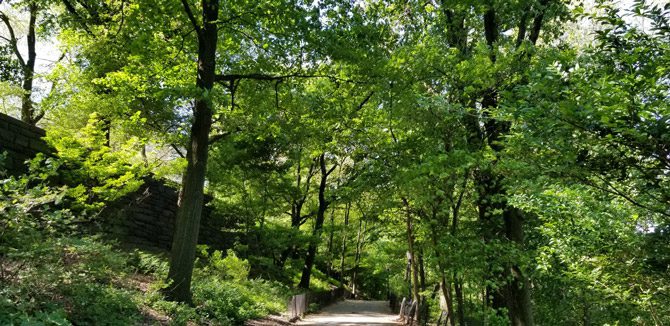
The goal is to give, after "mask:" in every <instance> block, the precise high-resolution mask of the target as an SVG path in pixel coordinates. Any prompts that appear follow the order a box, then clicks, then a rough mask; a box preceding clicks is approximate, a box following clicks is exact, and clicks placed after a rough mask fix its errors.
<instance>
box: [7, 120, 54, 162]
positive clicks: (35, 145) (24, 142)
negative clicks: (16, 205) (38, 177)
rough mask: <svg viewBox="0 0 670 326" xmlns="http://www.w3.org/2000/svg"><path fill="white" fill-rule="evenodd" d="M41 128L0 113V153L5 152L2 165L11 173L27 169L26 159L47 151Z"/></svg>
mask: <svg viewBox="0 0 670 326" xmlns="http://www.w3.org/2000/svg"><path fill="white" fill-rule="evenodd" d="M45 135H46V133H45V132H44V130H43V129H40V128H38V127H35V126H32V125H29V124H27V123H25V122H23V121H21V120H17V119H14V118H12V117H10V116H8V115H5V114H2V113H0V153H6V154H7V157H6V158H5V162H4V166H5V168H6V169H7V171H9V172H10V173H12V174H16V173H22V172H26V171H27V165H26V164H25V162H26V160H28V159H31V158H33V157H35V155H36V154H37V153H48V152H49V151H50V150H49V147H48V146H47V144H46V142H45V141H44V140H42V138H43V137H44V136H45Z"/></svg>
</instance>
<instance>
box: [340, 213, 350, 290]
mask: <svg viewBox="0 0 670 326" xmlns="http://www.w3.org/2000/svg"><path fill="white" fill-rule="evenodd" d="M350 210H351V203H347V205H346V206H345V209H344V226H343V227H342V255H341V257H340V282H341V283H344V258H345V257H346V256H347V227H348V226H349V212H350Z"/></svg>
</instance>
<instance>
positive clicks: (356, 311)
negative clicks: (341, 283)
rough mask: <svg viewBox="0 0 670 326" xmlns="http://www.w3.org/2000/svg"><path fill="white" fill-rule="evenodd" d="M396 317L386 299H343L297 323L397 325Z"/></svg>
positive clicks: (347, 325)
mask: <svg viewBox="0 0 670 326" xmlns="http://www.w3.org/2000/svg"><path fill="white" fill-rule="evenodd" d="M397 317H398V316H397V315H394V314H393V313H392V312H391V309H390V308H389V304H388V302H386V301H361V300H345V301H342V302H338V303H336V304H333V305H330V306H328V307H326V308H324V309H323V310H321V312H319V313H318V314H314V315H309V316H307V317H305V319H304V320H302V321H301V322H299V323H298V325H301V326H317V325H333V326H335V325H336V326H362V325H369V326H397V325H400V324H399V323H398V322H396V319H397Z"/></svg>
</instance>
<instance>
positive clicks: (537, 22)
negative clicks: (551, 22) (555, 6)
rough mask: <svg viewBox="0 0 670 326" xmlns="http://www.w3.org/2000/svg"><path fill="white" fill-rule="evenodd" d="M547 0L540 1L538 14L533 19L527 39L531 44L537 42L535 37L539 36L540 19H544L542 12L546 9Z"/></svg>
mask: <svg viewBox="0 0 670 326" xmlns="http://www.w3.org/2000/svg"><path fill="white" fill-rule="evenodd" d="M548 3H549V0H541V1H540V6H541V8H540V10H539V12H538V14H537V15H536V16H535V19H533V29H532V30H531V31H530V36H529V40H530V42H531V43H533V45H535V44H536V43H537V39H538V38H539V37H540V30H541V29H542V21H543V20H544V12H545V11H546V10H547V4H548Z"/></svg>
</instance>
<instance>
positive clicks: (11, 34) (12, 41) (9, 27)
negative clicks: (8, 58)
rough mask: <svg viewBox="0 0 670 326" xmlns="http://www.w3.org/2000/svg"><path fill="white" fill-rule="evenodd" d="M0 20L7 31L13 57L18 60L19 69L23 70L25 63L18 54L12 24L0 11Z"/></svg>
mask: <svg viewBox="0 0 670 326" xmlns="http://www.w3.org/2000/svg"><path fill="white" fill-rule="evenodd" d="M0 20H2V22H3V23H5V26H6V27H7V31H8V32H9V44H10V45H11V46H12V51H14V55H16V58H17V59H18V60H19V63H20V64H21V68H25V66H26V62H25V61H24V60H23V56H22V55H21V52H19V47H18V45H17V40H16V34H15V33H14V28H13V27H12V24H11V23H10V22H9V17H7V15H5V13H4V12H2V11H0Z"/></svg>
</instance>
